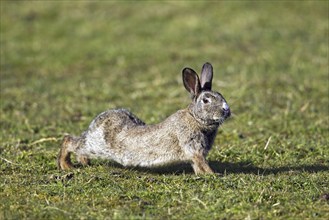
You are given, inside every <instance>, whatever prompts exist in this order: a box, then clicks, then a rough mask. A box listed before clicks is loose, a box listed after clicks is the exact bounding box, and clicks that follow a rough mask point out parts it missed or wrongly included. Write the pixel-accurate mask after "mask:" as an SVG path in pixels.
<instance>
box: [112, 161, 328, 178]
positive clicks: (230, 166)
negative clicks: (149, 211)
mask: <svg viewBox="0 0 329 220" xmlns="http://www.w3.org/2000/svg"><path fill="white" fill-rule="evenodd" d="M108 165H109V166H114V167H118V168H123V166H122V165H120V164H117V163H113V162H110V163H109V164H108ZM209 165H210V167H211V168H212V169H213V171H214V172H215V173H219V174H231V173H233V174H239V173H244V174H255V175H271V174H278V173H285V172H309V173H317V172H321V171H329V166H328V165H319V164H316V165H301V166H282V167H274V168H261V167H257V166H254V165H253V164H252V163H250V162H240V163H229V162H219V161H210V162H209ZM130 169H132V170H138V171H142V172H146V173H152V174H160V175H161V174H174V175H181V174H184V173H185V174H193V173H194V172H193V169H192V167H191V165H190V164H187V163H183V164H176V165H170V166H166V167H158V168H141V167H131V168H130Z"/></svg>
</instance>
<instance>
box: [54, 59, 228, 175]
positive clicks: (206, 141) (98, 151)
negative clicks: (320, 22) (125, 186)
mask: <svg viewBox="0 0 329 220" xmlns="http://www.w3.org/2000/svg"><path fill="white" fill-rule="evenodd" d="M182 73H183V83H184V86H185V88H186V90H187V91H188V92H189V93H190V94H191V95H192V103H191V104H190V105H189V106H188V107H187V108H186V109H183V110H179V111H177V112H176V113H174V114H173V115H171V116H169V117H168V118H167V119H165V120H164V121H163V122H161V123H159V124H155V125H146V124H145V123H144V122H143V121H141V120H140V119H139V118H137V117H136V116H135V115H133V114H132V113H131V112H129V111H128V110H126V109H115V110H108V111H106V112H103V113H101V114H99V115H98V116H97V117H96V118H95V119H94V120H93V121H92V122H91V124H90V125H89V128H88V130H87V131H85V132H84V133H83V134H82V135H81V136H80V137H74V136H70V135H67V136H65V137H64V140H63V143H62V146H61V150H60V152H59V156H58V167H59V168H60V169H63V170H67V169H70V168H72V167H73V165H72V163H71V160H70V154H71V153H72V152H73V153H75V154H76V155H77V159H78V161H79V162H80V163H82V164H83V165H87V164H89V158H104V159H110V160H114V161H116V162H118V163H120V164H122V165H124V166H138V167H158V166H164V165H169V164H173V163H179V162H190V163H191V164H192V166H193V170H194V172H195V174H207V173H213V171H212V169H211V168H210V167H209V165H208V163H207V161H206V159H205V158H206V156H207V154H208V152H209V150H210V149H211V146H212V144H213V142H214V139H215V137H216V133H217V129H218V127H219V126H220V125H221V124H222V123H223V122H224V120H225V119H226V118H228V117H229V116H230V115H231V112H230V108H229V106H228V105H227V103H226V101H225V99H224V97H223V96H222V95H221V94H220V93H218V92H214V91H211V84H212V78H213V68H212V66H211V64H210V63H205V64H204V65H203V67H202V71H201V81H200V80H199V77H198V75H197V74H196V73H195V71H194V70H192V69H190V68H185V69H183V72H182Z"/></svg>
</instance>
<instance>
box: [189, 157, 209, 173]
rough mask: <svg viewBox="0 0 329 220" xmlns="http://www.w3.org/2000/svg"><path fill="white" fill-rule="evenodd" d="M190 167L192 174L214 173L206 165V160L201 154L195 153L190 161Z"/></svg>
mask: <svg viewBox="0 0 329 220" xmlns="http://www.w3.org/2000/svg"><path fill="white" fill-rule="evenodd" d="M192 167H193V170H194V173H195V174H196V175H198V174H213V173H214V171H213V170H212V169H211V168H210V166H209V165H208V162H207V161H206V158H205V157H204V155H203V154H202V153H196V154H195V155H194V157H193V159H192Z"/></svg>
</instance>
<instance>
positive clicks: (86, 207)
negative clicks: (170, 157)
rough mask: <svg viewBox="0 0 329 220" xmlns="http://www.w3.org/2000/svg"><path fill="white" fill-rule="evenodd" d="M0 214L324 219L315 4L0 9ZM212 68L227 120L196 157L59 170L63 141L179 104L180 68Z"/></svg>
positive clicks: (12, 4)
mask: <svg viewBox="0 0 329 220" xmlns="http://www.w3.org/2000/svg"><path fill="white" fill-rule="evenodd" d="M0 4H1V39H0V40H1V72H0V74H1V84H0V85H1V107H0V129H1V133H0V173H1V178H0V179H1V181H0V219H313V218H318V219H328V218H329V204H328V197H329V172H328V171H329V146H328V145H329V142H328V141H329V128H328V126H329V95H328V94H329V91H328V89H329V82H328V80H329V79H328V77H329V75H328V29H329V28H328V2H327V1H302V2H291V1H287V2H285V1H280V2H258V1H254V2H246V1H241V2H240V1H233V2H228V1H220V2H213V1H209V2H187V1H186V2H185V1H177V2H176V1H170V2H165V1H162V2H152V1H146V2H141V1H138V2H115V1H72V2H69V1H24V2H23V1H1V3H0ZM206 61H209V62H211V63H212V64H213V66H214V71H215V76H214V83H213V84H214V85H213V87H214V89H215V90H218V91H220V92H221V93H222V94H223V95H224V97H225V98H226V100H227V101H228V103H229V105H230V107H231V109H232V112H233V115H234V116H233V117H232V118H231V119H230V120H228V121H227V122H226V124H225V125H224V126H223V127H222V128H221V129H220V130H219V132H218V136H217V138H216V140H215V143H214V146H213V149H212V151H211V152H210V154H209V156H208V160H209V161H210V165H211V167H212V168H213V169H214V170H215V171H216V172H217V173H218V174H217V175H213V176H212V175H210V176H195V175H194V174H193V172H192V169H191V167H190V166H189V165H186V164H184V165H181V166H176V167H169V168H164V169H162V170H145V169H132V168H129V169H127V168H123V167H121V166H118V165H116V164H114V163H112V162H109V161H102V160H96V161H92V165H91V166H89V167H85V168H83V167H82V168H79V169H75V170H72V171H71V172H61V171H59V170H58V169H57V167H56V157H57V154H58V151H59V146H60V141H61V138H62V137H63V135H64V134H65V133H70V134H79V133H81V132H82V131H83V130H84V129H86V128H87V126H88V124H89V123H90V121H91V120H92V119H93V118H94V117H95V116H96V115H97V114H98V113H100V112H102V111H104V110H106V109H109V108H119V107H125V108H128V109H130V110H131V111H132V112H134V113H135V114H136V115H138V116H139V117H140V118H141V119H143V120H144V121H145V122H147V123H157V122H159V121H161V120H163V119H164V118H166V117H168V116H169V115H170V114H172V113H173V112H175V111H177V110H178V109H181V108H184V107H186V106H187V105H188V104H189V97H188V94H187V92H186V91H185V89H184V88H183V85H182V82H181V70H182V69H183V68H184V67H186V66H189V67H192V68H194V69H196V70H198V71H199V70H200V68H201V66H202V64H203V63H204V62H206Z"/></svg>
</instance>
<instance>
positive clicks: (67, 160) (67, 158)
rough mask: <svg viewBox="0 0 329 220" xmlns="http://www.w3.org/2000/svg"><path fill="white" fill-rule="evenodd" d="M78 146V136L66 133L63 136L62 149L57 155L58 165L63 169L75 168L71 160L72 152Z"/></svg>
mask: <svg viewBox="0 0 329 220" xmlns="http://www.w3.org/2000/svg"><path fill="white" fill-rule="evenodd" d="M76 147H77V138H75V137H73V136H71V135H65V136H64V138H63V142H62V146H61V150H60V151H59V154H58V157H57V166H58V168H59V169H61V170H69V169H71V168H73V164H72V162H71V153H72V152H74V151H75V149H76Z"/></svg>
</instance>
